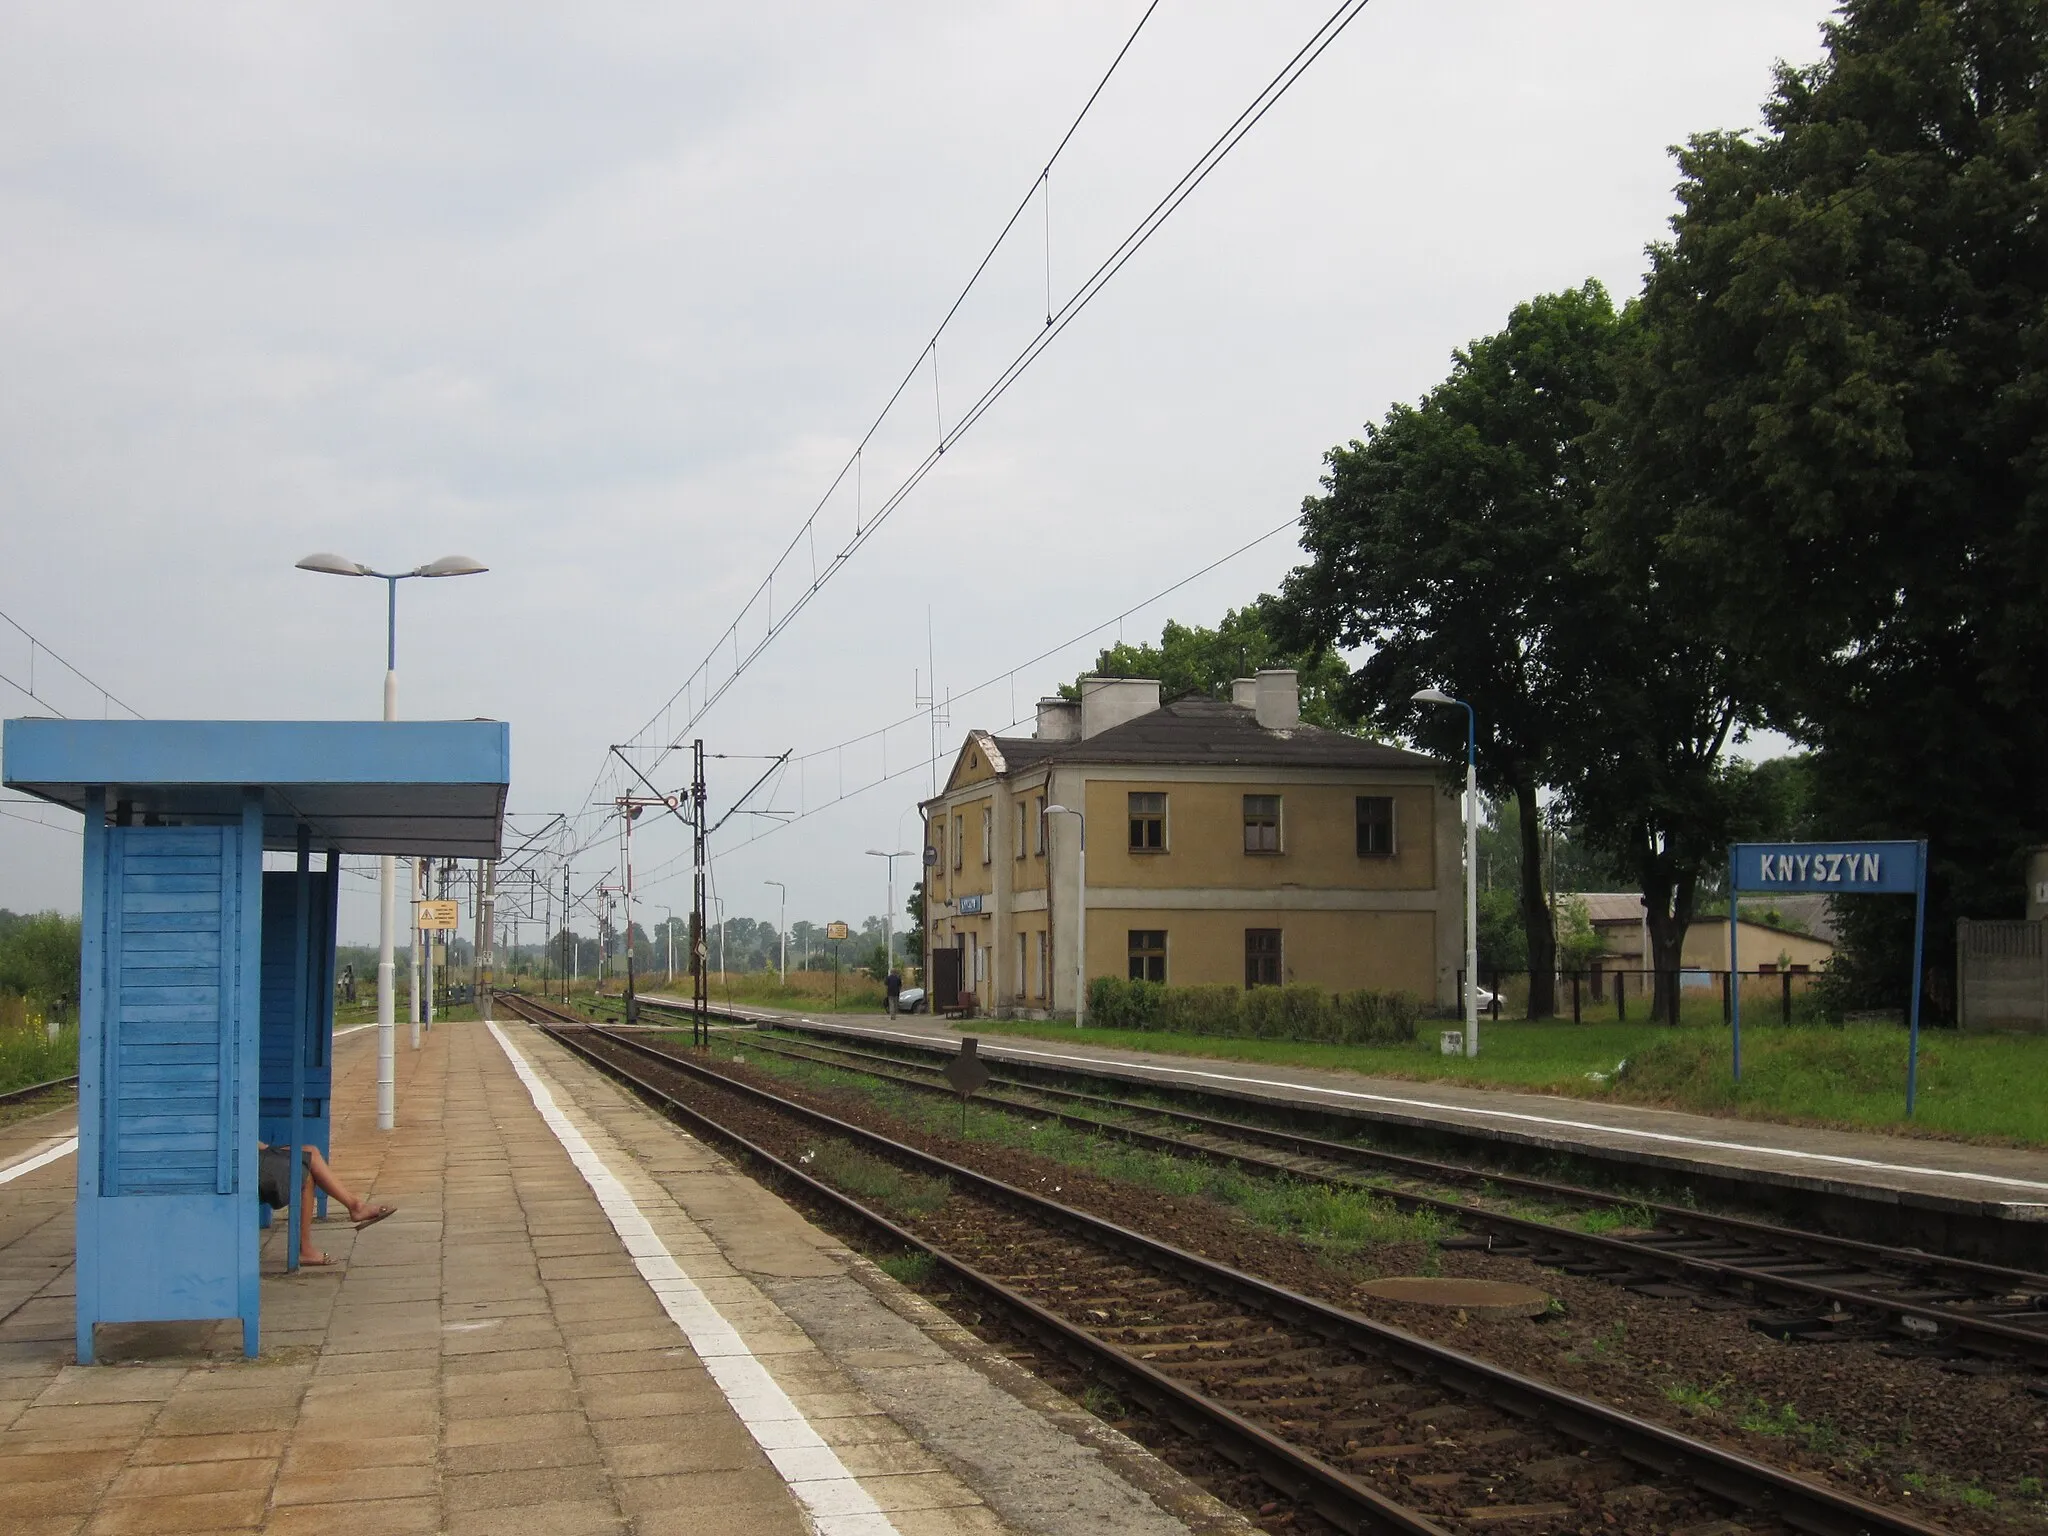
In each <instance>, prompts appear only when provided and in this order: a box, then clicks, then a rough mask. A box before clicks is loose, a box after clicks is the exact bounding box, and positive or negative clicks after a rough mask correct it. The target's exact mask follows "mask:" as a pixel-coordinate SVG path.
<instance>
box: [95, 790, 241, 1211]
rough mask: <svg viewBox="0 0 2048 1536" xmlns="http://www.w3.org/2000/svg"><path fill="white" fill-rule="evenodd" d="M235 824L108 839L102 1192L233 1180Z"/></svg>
mask: <svg viewBox="0 0 2048 1536" xmlns="http://www.w3.org/2000/svg"><path fill="white" fill-rule="evenodd" d="M240 831H241V829H240V828H239V827H189V828H151V827H143V828H125V829H119V830H116V831H115V832H114V833H112V834H111V835H110V836H109V838H108V870H107V876H108V878H107V895H108V908H107V919H108V920H107V930H108V932H107V940H108V942H107V983H108V985H107V1014H106V1020H107V1022H106V1036H105V1040H104V1043H103V1050H104V1052H105V1058H104V1059H105V1074H106V1075H105V1079H104V1081H105V1083H106V1084H107V1085H108V1088H109V1089H110V1090H111V1091H110V1092H108V1098H107V1101H106V1102H107V1103H108V1104H109V1107H110V1108H111V1109H112V1111H113V1112H112V1113H111V1114H110V1115H109V1116H108V1118H107V1120H106V1122H105V1123H104V1126H103V1129H102V1141H101V1146H100V1192H101V1194H103V1195H108V1196H114V1195H136V1194H145V1193H158V1194H173V1193H200V1192H206V1193H212V1194H222V1195H224V1194H229V1193H231V1192H232V1191H233V1189H234V1187H235V1178H234V1173H235V1170H234V1159H233V1141H232V1137H233V1131H234V1123H235V1102H234V1098H235V1095H234V1089H235V1064H234V1038H233V1031H232V1030H231V1029H223V1028H222V1023H223V1020H224V1018H225V1017H226V1016H227V1014H228V1011H229V1010H227V1009H226V1008H225V1007H224V1006H223V1005H224V1003H225V1001H226V1000H227V999H228V998H229V997H231V996H232V994H233V991H234V987H235V980H236V969H237V962H238V960H239V958H240V957H239V956H238V955H237V954H236V952H235V949H236V945H235V932H236V924H237V919H238V915H239V914H238V910H237V909H238V905H239V896H240V889H239V884H238V881H237V878H236V875H237V871H236V869H235V867H234V862H235V856H236V853H237V851H238V844H239V840H240V839H239V834H240ZM103 1091H105V1090H103Z"/></svg>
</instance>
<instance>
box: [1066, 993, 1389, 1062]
mask: <svg viewBox="0 0 2048 1536" xmlns="http://www.w3.org/2000/svg"><path fill="white" fill-rule="evenodd" d="M1421 1015H1422V1003H1421V1001H1420V1000H1419V999H1418V998H1416V997H1414V996H1412V995H1410V994H1409V993H1406V992H1368V991H1358V992H1326V991H1324V990H1323V989H1322V988H1321V987H1309V986H1300V985H1292V986H1285V987H1253V988H1250V989H1246V988H1242V987H1229V986H1213V987H1166V986H1161V985H1160V984H1159V983H1158V982H1153V981H1123V980H1120V979H1118V978H1117V977H1115V976H1098V977H1096V978H1095V979H1094V980H1093V981H1092V982H1090V983H1089V984H1088V1022H1089V1023H1090V1024H1092V1025H1094V1026H1096V1027H1097V1028H1099V1029H1155V1030H1165V1031H1169V1032H1171V1033H1174V1034H1182V1035H1235V1036H1241V1037H1246V1038H1250V1039H1256V1040H1321V1041H1325V1042H1328V1043H1330V1044H1333V1045H1398V1044H1401V1043H1403V1042H1405V1041H1409V1040H1413V1039H1414V1038H1415V1021H1416V1020H1417V1019H1418V1018H1420V1017H1421Z"/></svg>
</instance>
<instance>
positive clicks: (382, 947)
mask: <svg viewBox="0 0 2048 1536" xmlns="http://www.w3.org/2000/svg"><path fill="white" fill-rule="evenodd" d="M298 568H299V569H300V570H302V571H317V572H319V573H320V574H321V575H323V576H374V577H376V578H377V579H378V580H379V581H381V582H383V583H384V596H385V602H384V718H385V719H386V720H396V719H397V718H398V584H399V583H400V582H401V581H407V580H409V579H411V578H412V577H414V576H476V575H480V574H482V573H483V572H484V571H487V570H489V569H490V567H489V566H486V565H482V564H479V563H478V562H477V561H475V560H472V559H470V558H469V557H468V556H467V555H443V556H442V557H441V558H440V559H439V560H435V561H431V562H429V563H428V564H426V565H422V566H418V567H416V568H414V569H413V570H410V571H398V572H395V573H394V572H391V571H373V570H371V569H370V567H368V566H367V565H362V564H359V563H358V562H356V561H354V560H349V559H345V558H343V557H342V556H340V555H333V554H325V553H322V554H313V555H308V556H306V558H305V559H303V560H301V561H300V562H299V563H298ZM397 877H398V871H397V861H396V860H395V859H394V858H393V857H392V856H391V855H390V854H388V853H387V854H385V855H384V856H383V857H382V858H380V859H379V860H378V861H377V1129H378V1130H380V1131H388V1130H390V1129H392V1127H393V1126H395V1125H396V1124H397V1123H398V1051H397V1040H396V1030H395V1029H394V1027H393V1026H394V1023H395V1019H396V1012H397V1010H396V1008H395V1006H394V1003H395V996H394V994H395V992H396V987H395V985H394V980H395V977H394V972H395V971H396V969H397V967H396V961H395V959H394V956H393V952H392V951H393V930H394V929H395V928H396V927H397V919H398V912H397V905H398V878H397Z"/></svg>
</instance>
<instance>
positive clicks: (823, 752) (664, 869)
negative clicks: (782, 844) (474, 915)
mask: <svg viewBox="0 0 2048 1536" xmlns="http://www.w3.org/2000/svg"><path fill="white" fill-rule="evenodd" d="M1299 522H1300V519H1299V517H1297V516H1293V515H1290V516H1289V517H1288V518H1287V519H1286V520H1285V521H1284V522H1281V523H1277V524H1275V525H1274V526H1273V527H1271V528H1268V529H1267V530H1266V531H1265V532H1264V533H1261V534H1259V535H1258V536H1257V537H1255V538H1251V539H1247V540H1246V541H1245V542H1244V543H1242V544H1240V545H1238V546H1237V547H1236V548H1235V549H1233V550H1231V551H1229V552H1228V553H1227V554H1223V555H1219V556H1217V557H1216V558H1215V559H1214V560H1211V561H1210V562H1209V563H1208V564H1207V565H1205V566H1203V567H1202V568H1201V569H1200V570H1198V571H1191V572H1189V573H1188V574H1187V575H1185V576H1183V577H1181V578H1180V579H1179V580H1178V581H1176V582H1173V583H1172V584H1171V585H1169V586H1165V587H1162V588H1160V589H1159V590H1158V591H1157V592H1154V593H1153V594H1152V595H1151V596H1149V597H1146V598H1143V599H1141V600H1140V601H1138V602H1135V603H1132V604H1131V605H1130V606H1129V607H1127V608H1125V609H1123V611H1122V612H1120V613H1116V614H1113V615H1111V616H1110V617H1109V618H1106V619H1104V620H1102V621H1101V622H1100V623H1098V624H1093V625H1091V626H1089V627H1088V628H1087V629H1084V630H1082V631H1080V632H1079V633H1078V634H1074V635H1071V636H1069V637H1068V638H1067V639H1065V640H1062V641H1060V642H1059V643H1058V644H1056V645H1051V646H1048V647H1046V649H1044V650H1042V651H1040V652H1039V653H1038V654H1037V655H1036V656H1033V657H1031V658H1030V659H1028V660H1026V661H1020V662H1018V663H1017V664H1016V665H1015V666H1013V667H1009V668H1007V669H1005V670H1004V671H1001V672H998V673H995V674H994V675H993V676H991V677H988V678H986V679H984V680H983V681H981V682H979V683H976V684H975V685H974V686H973V687H971V688H969V689H967V690H965V691H964V692H962V693H959V694H957V695H953V697H954V698H955V699H956V700H957V699H969V698H972V697H974V695H976V694H978V693H983V692H986V691H987V690H988V689H990V688H993V687H995V686H997V685H998V684H1000V683H1004V682H1010V683H1013V684H1014V681H1015V679H1016V676H1017V674H1018V673H1020V672H1023V671H1025V670H1026V669H1028V668H1030V667H1035V666H1037V665H1039V664H1040V663H1041V662H1045V661H1049V660H1051V659H1052V658H1053V657H1054V656H1057V655H1058V654H1059V653H1060V652H1062V651H1065V650H1071V649H1072V648H1073V647H1074V646H1077V645H1080V644H1081V643H1083V642H1084V641H1087V640H1090V639H1093V638H1094V637H1095V636H1097V635H1099V634H1101V633H1102V632H1103V631H1104V630H1106V629H1108V628H1109V627H1110V626H1111V625H1118V626H1121V625H1122V623H1123V621H1124V620H1125V619H1128V618H1130V617H1131V616H1132V615H1133V614H1136V613H1139V612H1142V611H1143V610H1144V609H1146V608H1149V607H1151V606H1152V605H1153V604H1154V603H1158V602H1163V601H1164V600H1165V599H1167V598H1169V597H1171V596H1172V595H1173V594H1174V593H1176V592H1178V591H1180V589H1181V588H1183V587H1185V586H1188V585H1189V584H1191V583H1193V582H1196V581H1199V580H1201V579H1202V578H1203V577H1204V576H1207V575H1209V574H1210V573H1211V572H1212V571H1216V570H1218V569H1220V568H1221V567H1223V566H1225V565H1228V564H1229V563H1230V562H1231V561H1232V560H1235V559H1237V558H1238V556H1240V555H1243V554H1247V553H1249V552H1250V551H1252V550H1254V549H1256V548H1258V547H1259V546H1260V545H1261V544H1264V543H1266V542H1267V541H1268V540H1270V539H1274V538H1277V537H1278V536H1279V535H1280V534H1283V533H1285V532H1286V531H1287V530H1288V529H1290V528H1293V527H1295V526H1297V525H1298V524H1299ZM1013 692H1014V689H1013ZM925 715H926V711H924V710H918V711H916V712H914V713H912V714H909V715H905V716H904V717H903V718H902V719H900V720H895V721H891V722H890V723H889V724H888V725H885V726H880V727H878V728H876V729H874V730H871V731H865V732H863V733H862V734H860V735H858V736H850V737H848V738H847V739H846V740H845V741H839V742H834V743H833V744H832V745H831V746H828V747H818V748H816V749H814V750H813V751H810V752H805V753H802V754H800V755H797V756H794V757H791V758H790V762H792V763H796V764H802V763H806V762H815V761H816V760H818V759H819V758H824V757H833V756H836V755H838V754H840V753H843V752H844V751H845V750H846V749H847V748H848V747H857V746H862V745H864V744H866V743H868V742H871V741H875V740H877V739H881V740H883V741H885V742H886V740H887V736H888V733H889V732H890V731H895V730H901V729H903V728H904V727H905V726H909V725H915V724H920V723H922V722H923V720H924V719H925ZM1011 715H1012V718H1011V720H1010V722H1009V724H1008V725H1004V726H999V727H997V729H998V731H1008V730H1014V729H1016V728H1017V727H1018V726H1020V725H1023V724H1024V723H1025V722H1026V721H1027V720H1028V719H1029V718H1030V717H1029V716H1023V715H1018V714H1017V713H1016V708H1015V703H1014V699H1013V701H1012V706H1011ZM938 756H939V753H938V749H937V744H936V743H934V744H933V748H932V753H931V757H930V758H929V759H926V758H919V759H917V760H916V761H914V762H911V763H908V764H906V765H905V766H903V767H901V768H898V769H897V770H895V771H894V772H890V771H888V768H887V760H886V755H885V758H884V769H883V772H882V774H881V775H880V776H879V777H877V778H874V779H870V780H868V781H867V782H865V783H862V784H858V785H855V786H854V787H853V788H852V789H847V788H845V787H844V786H843V785H842V786H841V788H840V790H839V793H838V794H836V795H835V796H833V798H831V799H830V800H825V801H821V802H820V803H818V804H817V805H815V806H813V805H806V806H804V807H803V808H802V809H800V810H798V811H797V812H795V813H793V814H791V815H790V816H789V819H788V820H786V821H782V822H778V823H777V824H776V825H775V826H772V827H767V828H764V829H763V830H761V831H760V832H757V833H755V834H754V835H753V836H752V837H749V838H747V839H746V840H745V841H743V842H739V843H734V844H733V845H732V846H730V847H728V848H726V849H724V850H723V852H724V853H728V854H730V853H737V852H738V851H739V850H740V849H742V848H747V847H751V846H752V845H753V844H755V843H758V842H760V841H761V839H762V838H764V837H772V836H774V835H775V833H777V832H779V831H781V830H782V829H783V828H784V827H787V826H792V825H794V824H795V823H796V822H799V821H808V820H809V819H810V818H811V817H812V816H815V815H817V814H819V813H820V812H823V811H829V810H831V809H833V808H834V807H835V806H839V805H843V804H845V803H846V802H847V801H849V800H852V799H854V798H856V797H857V796H860V795H863V794H865V793H867V792H868V791H869V790H871V789H875V788H877V787H879V786H880V785H883V784H886V783H889V782H891V781H893V780H895V779H899V778H902V777H903V776H904V775H905V774H909V773H915V772H918V771H919V770H921V769H925V768H928V767H929V766H930V764H931V763H934V762H936V761H937V760H938ZM749 793H751V791H749ZM683 857H684V856H683V855H680V854H678V855H677V856H676V857H675V858H671V859H665V860H663V861H662V862H660V863H658V864H656V865H655V866H654V867H653V868H652V869H651V870H650V871H648V872H647V873H646V874H644V875H641V876H640V877H638V878H639V883H641V884H643V885H649V886H651V885H656V884H659V883H660V882H661V881H663V880H666V879H668V878H670V874H671V872H672V871H673V870H674V869H675V868H676V866H677V865H679V864H680V863H681V861H682V859H683Z"/></svg>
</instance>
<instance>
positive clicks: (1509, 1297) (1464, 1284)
mask: <svg viewBox="0 0 2048 1536" xmlns="http://www.w3.org/2000/svg"><path fill="white" fill-rule="evenodd" d="M1360 1289H1362V1290H1363V1291H1364V1292H1365V1294H1366V1295H1368V1296H1377V1297H1379V1298H1380V1300H1382V1301H1400V1302H1406V1303H1407V1304H1408V1305H1410V1306H1415V1307H1448V1308H1455V1309H1456V1310H1458V1311H1461V1312H1467V1313H1470V1314H1471V1315H1472V1316H1473V1317H1484V1318H1490V1319H1496V1320H1498V1319H1504V1318H1510V1317H1541V1316H1542V1315H1543V1314H1544V1313H1545V1312H1548V1311H1549V1310H1550V1298H1549V1297H1548V1296H1547V1295H1545V1294H1544V1293H1543V1292H1542V1291H1539V1290H1537V1289H1536V1287H1535V1286H1533V1285H1515V1284H1513V1283H1511V1282H1509V1281H1506V1280H1457V1279H1445V1278H1442V1277H1434V1276H1430V1275H1397V1276H1395V1277H1394V1278H1393V1279H1391V1280H1372V1281H1368V1282H1367V1283H1366V1284H1365V1285H1364V1286H1362V1287H1360Z"/></svg>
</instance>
